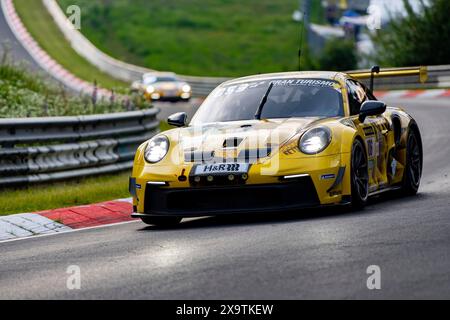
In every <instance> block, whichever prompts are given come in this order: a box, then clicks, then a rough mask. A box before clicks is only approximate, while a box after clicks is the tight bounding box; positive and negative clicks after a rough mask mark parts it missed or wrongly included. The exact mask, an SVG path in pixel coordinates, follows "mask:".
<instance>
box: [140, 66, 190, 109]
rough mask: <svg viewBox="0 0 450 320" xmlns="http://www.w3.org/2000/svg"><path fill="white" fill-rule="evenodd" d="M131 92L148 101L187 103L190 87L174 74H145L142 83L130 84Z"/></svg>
mask: <svg viewBox="0 0 450 320" xmlns="http://www.w3.org/2000/svg"><path fill="white" fill-rule="evenodd" d="M131 88H132V90H133V91H138V92H141V93H142V94H143V95H144V96H145V98H146V99H148V100H158V101H173V102H175V101H189V99H190V98H191V96H192V88H191V86H190V85H189V84H188V83H186V82H184V81H181V80H179V79H178V78H177V77H176V75H175V74H174V73H161V72H158V73H146V74H144V75H143V77H142V81H136V82H134V83H133V84H132V87H131Z"/></svg>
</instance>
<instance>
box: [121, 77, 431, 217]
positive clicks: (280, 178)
mask: <svg viewBox="0 0 450 320" xmlns="http://www.w3.org/2000/svg"><path fill="white" fill-rule="evenodd" d="M374 70H375V71H373V72H372V73H369V74H366V73H354V74H346V73H336V72H288V73H275V74H266V75H257V76H250V77H245V78H240V79H235V80H231V81H228V82H226V83H223V84H222V85H220V86H219V87H217V88H216V89H215V90H214V91H213V92H212V93H211V94H210V95H209V96H208V98H207V99H206V100H205V101H204V103H203V104H202V105H201V107H200V108H199V110H198V111H197V113H196V114H195V116H194V117H193V119H192V120H191V121H190V123H189V124H188V123H187V116H186V114H185V113H177V114H175V115H172V116H170V117H169V119H168V123H169V124H171V125H173V126H176V127H179V128H176V129H173V130H169V131H166V132H163V133H161V134H158V135H157V136H155V137H153V138H152V139H150V140H149V141H147V142H145V143H143V144H142V145H141V146H140V147H139V148H138V150H137V153H136V156H135V160H134V167H133V173H132V177H131V178H130V193H131V194H132V196H133V208H134V213H133V214H132V216H133V217H135V218H141V219H142V221H143V222H145V223H147V224H155V225H171V224H177V223H179V222H180V221H181V219H182V218H183V217H192V216H213V215H219V214H229V213H242V214H244V213H250V212H275V211H280V210H298V209H302V208H310V207H318V206H328V205H350V206H353V207H356V208H361V207H363V206H364V205H365V204H366V202H367V199H368V197H369V196H371V195H375V194H378V193H381V192H385V191H389V190H394V189H400V190H401V191H403V192H404V193H405V194H415V193H416V192H417V190H418V188H419V184H420V179H421V174H422V140H421V136H420V131H419V127H418V125H417V123H416V122H415V121H414V119H413V118H412V117H411V116H410V115H408V114H407V113H406V112H405V111H404V110H402V109H400V108H394V107H386V104H385V103H383V102H381V101H378V100H377V99H376V98H375V96H374V95H373V93H372V91H371V90H369V89H368V88H367V87H366V86H365V85H364V84H362V83H361V82H360V81H359V79H363V78H368V77H372V83H373V78H374V77H382V76H384V75H388V76H392V75H394V76H395V75H400V74H401V73H402V71H396V72H397V74H392V71H381V72H380V71H379V70H376V69H374ZM376 71H378V73H374V72H376ZM389 72H391V73H389ZM404 72H406V71H404ZM407 72H409V73H411V74H419V73H420V74H421V73H422V70H419V69H417V70H409V69H408V70H407ZM372 86H373V85H372Z"/></svg>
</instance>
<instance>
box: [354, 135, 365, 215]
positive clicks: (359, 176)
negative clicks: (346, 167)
mask: <svg viewBox="0 0 450 320" xmlns="http://www.w3.org/2000/svg"><path fill="white" fill-rule="evenodd" d="M350 182H351V190H352V202H351V206H352V208H353V209H362V208H364V206H365V205H366V203H367V198H368V197H369V171H368V165H367V154H366V150H365V148H364V145H363V143H362V142H361V141H360V140H359V139H356V140H355V141H354V142H353V146H352V153H351V168H350Z"/></svg>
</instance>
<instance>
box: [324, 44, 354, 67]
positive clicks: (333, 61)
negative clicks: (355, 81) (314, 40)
mask: <svg viewBox="0 0 450 320" xmlns="http://www.w3.org/2000/svg"><path fill="white" fill-rule="evenodd" d="M319 65H320V68H321V69H322V70H329V71H348V70H354V69H356V67H357V65H358V57H357V54H356V48H355V44H354V42H353V41H350V40H343V39H334V40H331V41H329V42H327V44H326V45H325V49H324V51H323V53H322V54H321V56H320V58H319Z"/></svg>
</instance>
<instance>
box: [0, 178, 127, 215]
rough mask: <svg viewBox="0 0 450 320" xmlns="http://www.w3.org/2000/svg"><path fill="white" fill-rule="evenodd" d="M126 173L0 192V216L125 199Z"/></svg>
mask: <svg viewBox="0 0 450 320" xmlns="http://www.w3.org/2000/svg"><path fill="white" fill-rule="evenodd" d="M129 176H130V172H122V173H119V174H114V175H106V176H99V177H90V178H83V179H80V180H72V181H69V182H56V183H52V184H46V185H39V186H30V187H28V188H25V189H17V190H14V189H6V190H0V216H2V215H3V216H4V215H9V214H14V213H24V212H36V211H43V210H50V209H57V208H64V207H71V206H80V205H85V204H91V203H97V202H103V201H109V200H114V199H121V198H128V197H129V196H130V195H129V193H128V177H129Z"/></svg>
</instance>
